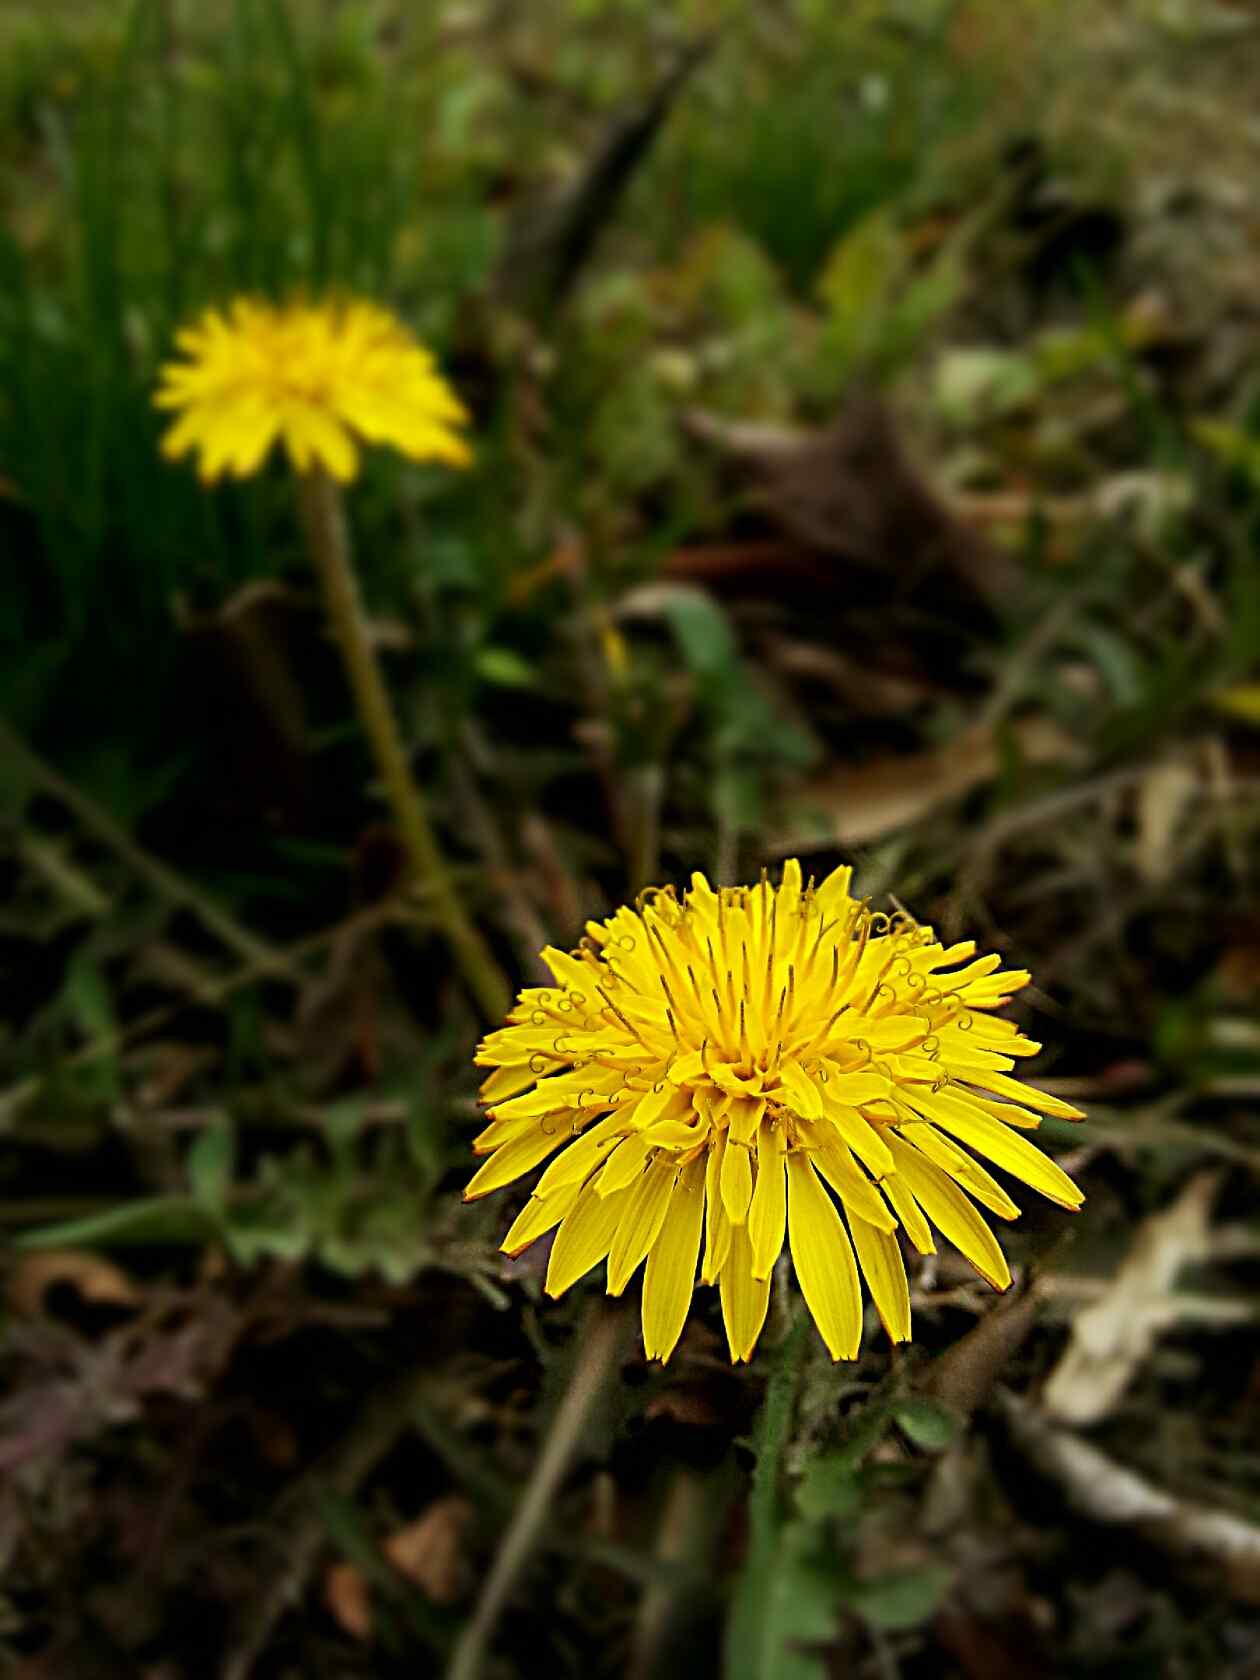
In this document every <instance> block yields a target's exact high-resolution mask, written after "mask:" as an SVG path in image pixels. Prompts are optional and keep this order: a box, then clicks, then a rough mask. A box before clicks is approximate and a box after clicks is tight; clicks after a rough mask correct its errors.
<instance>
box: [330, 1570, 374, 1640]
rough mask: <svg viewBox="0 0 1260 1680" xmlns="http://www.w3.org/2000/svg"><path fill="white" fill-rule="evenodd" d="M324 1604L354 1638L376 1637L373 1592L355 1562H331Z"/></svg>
mask: <svg viewBox="0 0 1260 1680" xmlns="http://www.w3.org/2000/svg"><path fill="white" fill-rule="evenodd" d="M324 1603H325V1604H326V1605H327V1607H328V1613H329V1615H330V1616H331V1617H332V1618H333V1620H334V1621H335V1622H336V1624H337V1626H338V1627H339V1628H341V1630H342V1632H343V1633H348V1634H349V1635H350V1637H351V1638H352V1639H362V1640H368V1639H371V1637H372V1595H371V1592H370V1590H369V1588H368V1584H367V1582H366V1580H365V1579H364V1578H363V1576H362V1575H361V1574H360V1573H359V1571H358V1570H357V1569H356V1568H355V1566H354V1565H353V1564H352V1563H330V1564H329V1565H328V1568H327V1569H326V1570H325V1571H324Z"/></svg>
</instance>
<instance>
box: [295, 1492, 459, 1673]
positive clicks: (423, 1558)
mask: <svg viewBox="0 0 1260 1680" xmlns="http://www.w3.org/2000/svg"><path fill="white" fill-rule="evenodd" d="M476 1515H477V1513H476V1510H475V1508H474V1507H473V1505H472V1504H471V1502H470V1501H469V1500H467V1499H465V1498H464V1497H463V1495H462V1494H457V1493H454V1494H449V1495H447V1496H446V1497H445V1498H443V1499H435V1500H434V1501H433V1503H432V1504H431V1505H430V1506H428V1507H427V1508H426V1509H425V1510H424V1511H423V1512H421V1514H420V1516H418V1517H417V1518H416V1520H415V1521H414V1522H410V1523H407V1524H406V1525H405V1527H403V1528H399V1529H396V1530H395V1531H394V1533H393V1534H391V1535H390V1536H389V1538H388V1539H387V1540H385V1541H384V1542H383V1543H382V1545H381V1553H382V1555H383V1556H384V1557H385V1558H386V1559H387V1560H388V1561H389V1563H390V1564H392V1566H393V1567H394V1568H395V1569H396V1570H397V1571H398V1573H399V1574H400V1575H401V1576H402V1577H403V1579H404V1580H407V1581H410V1582H411V1583H412V1584H413V1585H414V1586H417V1587H419V1588H420V1590H421V1591H422V1592H423V1593H425V1594H426V1595H427V1596H428V1597H429V1598H430V1599H432V1601H433V1602H434V1603H435V1604H454V1603H455V1602H456V1601H457V1600H458V1599H459V1598H461V1597H462V1596H463V1593H464V1591H465V1588H466V1586H467V1583H468V1557H467V1551H466V1546H465V1542H466V1539H467V1535H468V1531H469V1529H470V1528H471V1526H472V1524H473V1522H474V1521H475V1519H476ZM324 1603H325V1604H326V1605H327V1607H328V1612H329V1614H330V1615H331V1616H332V1618H333V1620H334V1621H335V1622H336V1623H337V1625H338V1626H339V1627H340V1628H342V1629H343V1630H344V1631H345V1632H346V1633H348V1634H350V1636H351V1637H352V1638H354V1639H361V1640H368V1639H371V1637H372V1632H373V1625H374V1624H373V1617H372V1592H371V1588H370V1586H369V1584H368V1580H367V1577H366V1576H365V1575H364V1574H363V1572H362V1571H361V1570H360V1569H359V1568H358V1567H357V1566H356V1565H355V1564H353V1563H345V1562H341V1563H332V1564H329V1566H328V1568H327V1569H326V1570H325V1571H324Z"/></svg>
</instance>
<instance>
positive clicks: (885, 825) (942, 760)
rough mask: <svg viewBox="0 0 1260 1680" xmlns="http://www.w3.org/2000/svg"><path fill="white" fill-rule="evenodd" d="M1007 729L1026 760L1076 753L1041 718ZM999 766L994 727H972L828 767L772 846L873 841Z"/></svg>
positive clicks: (1061, 758)
mask: <svg viewBox="0 0 1260 1680" xmlns="http://www.w3.org/2000/svg"><path fill="white" fill-rule="evenodd" d="M1014 735H1015V740H1016V743H1017V746H1018V749H1019V752H1020V754H1021V755H1022V756H1023V758H1024V759H1025V760H1026V761H1027V762H1029V763H1031V764H1056V763H1070V762H1071V761H1072V760H1073V759H1075V758H1076V757H1078V756H1079V751H1080V749H1079V748H1078V746H1077V744H1076V743H1075V742H1074V741H1073V740H1072V738H1071V737H1070V736H1069V735H1067V734H1065V733H1064V731H1063V730H1061V729H1060V728H1059V727H1058V725H1057V724H1055V723H1053V722H1052V721H1051V720H1050V719H1049V718H1043V717H1029V718H1024V719H1022V720H1021V721H1020V722H1018V723H1016V725H1015V726H1014ZM999 764H1000V754H999V748H998V740H997V733H996V731H995V730H993V729H991V728H988V727H987V726H977V727H975V728H973V729H969V730H967V731H966V732H965V733H963V734H962V735H959V736H956V737H955V739H954V740H952V741H949V742H947V743H946V744H945V745H944V746H940V747H934V748H932V749H931V750H930V751H928V752H921V753H905V754H902V755H900V756H898V757H896V758H882V759H877V760H876V761H875V762H874V763H871V764H863V765H858V766H856V767H854V768H852V769H839V770H829V771H827V772H826V773H825V774H824V775H822V776H819V777H817V778H815V780H814V781H812V782H810V783H808V784H807V785H806V787H805V788H804V789H803V790H802V792H801V794H800V796H799V804H798V811H799V813H800V814H799V816H798V817H797V819H796V821H795V824H794V826H793V827H792V828H791V829H790V830H788V831H787V832H786V833H783V834H780V835H777V836H776V837H775V839H774V841H773V842H772V847H773V849H774V850H775V851H779V852H784V853H788V852H792V851H795V850H798V849H799V848H802V847H804V848H806V849H808V848H809V847H810V846H817V845H819V844H820V843H821V842H823V841H826V842H828V843H830V844H835V845H843V846H853V845H861V844H865V843H867V842H869V841H872V840H878V839H881V838H882V837H883V836H884V835H886V834H891V833H892V832H893V831H894V830H895V829H899V828H908V827H911V826H912V825H913V824H915V823H917V822H920V821H922V819H923V818H924V817H927V816H929V815H931V814H932V813H933V812H935V811H937V810H939V809H940V808H941V807H942V806H944V805H950V804H952V803H953V802H954V801H955V800H958V799H961V798H963V796H964V795H965V794H968V793H970V792H972V791H973V789H975V788H978V787H982V786H983V785H984V784H985V783H986V782H991V781H992V780H993V779H994V777H995V776H996V775H997V773H998V769H999ZM810 813H816V814H817V815H818V817H820V818H821V831H820V829H819V827H818V826H815V827H814V828H812V829H811V827H810V824H809V822H808V816H809V814H810Z"/></svg>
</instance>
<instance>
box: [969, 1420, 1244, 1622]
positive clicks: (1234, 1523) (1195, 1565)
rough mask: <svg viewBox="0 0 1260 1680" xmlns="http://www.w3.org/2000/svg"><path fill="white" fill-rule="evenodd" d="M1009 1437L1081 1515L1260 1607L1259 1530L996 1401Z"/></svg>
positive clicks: (1068, 1433)
mask: <svg viewBox="0 0 1260 1680" xmlns="http://www.w3.org/2000/svg"><path fill="white" fill-rule="evenodd" d="M1002 1403H1003V1410H1004V1412H1005V1414H1006V1418H1007V1422H1008V1424H1009V1425H1010V1430H1011V1437H1012V1439H1013V1440H1014V1442H1015V1444H1016V1445H1017V1446H1018V1447H1019V1448H1020V1450H1021V1451H1022V1452H1023V1453H1024V1455H1025V1456H1026V1457H1027V1458H1028V1460H1029V1462H1030V1463H1032V1464H1033V1465H1035V1466H1036V1468H1037V1469H1038V1470H1039V1471H1040V1472H1041V1474H1042V1475H1044V1476H1047V1477H1049V1478H1050V1479H1051V1480H1052V1481H1055V1482H1057V1483H1058V1484H1059V1486H1060V1487H1061V1488H1062V1489H1063V1491H1064V1493H1065V1494H1066V1495H1067V1498H1068V1502H1069V1503H1070V1504H1071V1505H1072V1506H1073V1507H1074V1508H1075V1509H1076V1510H1077V1511H1079V1512H1081V1513H1082V1514H1083V1515H1084V1516H1086V1517H1088V1518H1089V1519H1090V1520H1091V1521H1093V1522H1097V1523H1105V1524H1107V1525H1108V1526H1114V1527H1119V1528H1127V1529H1132V1530H1134V1531H1135V1532H1136V1533H1138V1534H1140V1535H1141V1537H1142V1538H1143V1539H1144V1540H1145V1541H1147V1542H1148V1544H1150V1545H1152V1546H1157V1547H1159V1549H1160V1550H1161V1551H1164V1552H1167V1553H1169V1554H1170V1555H1171V1556H1173V1557H1176V1558H1179V1559H1180V1560H1181V1561H1182V1562H1183V1563H1185V1564H1187V1565H1189V1566H1190V1567H1191V1568H1192V1570H1193V1571H1194V1572H1195V1573H1196V1574H1197V1575H1199V1576H1201V1577H1204V1578H1208V1579H1210V1580H1211V1581H1212V1583H1213V1585H1214V1586H1215V1587H1216V1588H1217V1589H1218V1590H1219V1589H1220V1588H1221V1587H1223V1588H1224V1589H1225V1591H1226V1592H1227V1593H1229V1594H1231V1595H1232V1596H1233V1597H1234V1598H1236V1599H1238V1600H1240V1601H1241V1602H1243V1603H1246V1604H1260V1528H1257V1527H1255V1526H1254V1525H1253V1524H1251V1523H1249V1522H1245V1521H1244V1520H1243V1519H1242V1518H1241V1517H1236V1516H1234V1515H1233V1513H1232V1512H1230V1511H1223V1510H1219V1509H1217V1508H1215V1507H1213V1506H1211V1505H1203V1504H1200V1503H1198V1502H1197V1501H1194V1500H1189V1499H1178V1498H1177V1497H1176V1496H1175V1495H1174V1494H1171V1493H1167V1492H1165V1490H1164V1489H1163V1488H1159V1487H1156V1486H1155V1485H1154V1484H1153V1483H1151V1482H1148V1481H1147V1480H1146V1479H1145V1477H1143V1476H1140V1475H1138V1473H1137V1472H1136V1471H1134V1470H1130V1469H1129V1468H1128V1467H1127V1466H1126V1465H1123V1464H1118V1463H1117V1462H1116V1460H1115V1459H1113V1458H1109V1457H1108V1456H1107V1454H1106V1453H1104V1452H1101V1451H1100V1450H1099V1449H1098V1448H1097V1447H1095V1446H1093V1445H1091V1444H1090V1443H1089V1442H1088V1441H1083V1440H1081V1438H1080V1436H1079V1435H1077V1434H1075V1433H1074V1432H1073V1431H1072V1430H1070V1429H1063V1428H1060V1427H1059V1426H1058V1425H1057V1424H1055V1423H1054V1422H1052V1421H1051V1419H1049V1418H1048V1417H1046V1415H1045V1414H1044V1413H1043V1412H1042V1411H1040V1410H1039V1409H1038V1408H1037V1407H1036V1406H1033V1405H1030V1404H1029V1402H1028V1401H1027V1400H1021V1399H1020V1398H1019V1397H1018V1396H1017V1395H1014V1394H1004V1395H1003V1396H1002Z"/></svg>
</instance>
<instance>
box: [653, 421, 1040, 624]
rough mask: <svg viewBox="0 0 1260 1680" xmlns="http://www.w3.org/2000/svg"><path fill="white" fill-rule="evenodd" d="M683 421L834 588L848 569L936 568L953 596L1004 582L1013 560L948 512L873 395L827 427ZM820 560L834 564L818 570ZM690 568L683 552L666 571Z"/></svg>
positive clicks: (844, 588)
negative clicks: (946, 578) (949, 579)
mask: <svg viewBox="0 0 1260 1680" xmlns="http://www.w3.org/2000/svg"><path fill="white" fill-rule="evenodd" d="M684 424H685V425H686V427H687V429H688V430H689V431H690V432H691V434H692V435H693V436H694V437H698V438H700V439H702V440H703V441H705V442H707V443H710V444H712V445H713V446H714V447H715V448H716V449H717V450H718V451H719V452H720V453H721V455H722V456H723V457H724V458H725V461H726V463H727V465H728V467H729V468H730V469H732V470H733V471H734V473H735V475H736V476H737V477H738V478H740V479H741V480H743V481H744V482H745V485H746V489H747V492H748V495H749V500H750V505H752V506H755V507H758V508H760V509H761V510H763V512H764V513H765V514H766V515H767V516H768V517H769V519H770V520H771V522H772V524H773V525H774V526H775V527H777V533H776V534H778V535H781V536H785V537H786V538H787V539H788V540H789V542H790V543H791V544H794V545H796V547H797V548H799V549H801V550H803V551H804V553H803V555H802V556H801V559H802V560H803V561H804V562H805V563H806V564H812V569H813V570H814V571H815V572H816V573H817V574H819V576H820V579H823V580H826V579H830V581H831V585H832V588H833V589H835V590H837V591H840V592H843V593H845V594H848V593H849V592H850V591H851V589H852V582H853V580H852V578H851V576H850V575H849V573H848V568H849V567H850V566H860V567H866V568H869V569H871V570H874V571H879V572H884V573H888V574H893V573H897V574H899V575H901V576H915V577H917V576H920V575H926V574H927V573H928V572H932V571H936V570H938V569H940V570H941V571H943V572H944V573H945V574H946V575H949V576H951V577H952V584H953V587H954V589H955V591H957V590H958V589H959V588H962V589H964V590H967V591H969V592H971V593H972V594H974V596H976V597H977V598H978V599H979V600H980V601H992V600H995V599H999V598H1001V597H1002V596H1003V595H1004V594H1005V593H1006V592H1007V591H1008V590H1009V589H1010V588H1011V587H1012V585H1013V582H1014V576H1015V568H1014V565H1013V562H1012V561H1011V560H1010V558H1009V557H1008V556H1007V555H1004V554H1003V553H1002V552H1001V551H1000V550H999V549H996V548H994V547H993V546H992V545H991V544H990V543H988V542H987V541H986V540H985V539H984V538H983V537H982V536H981V535H980V533H979V532H978V531H976V530H973V529H971V528H970V527H968V526H967V525H965V524H964V523H963V521H962V520H961V519H959V518H958V517H957V516H956V515H955V513H954V512H953V511H952V509H951V508H950V507H949V505H948V504H947V502H946V501H945V499H944V498H943V497H942V496H941V495H940V494H939V492H938V491H937V490H936V488H935V487H934V486H933V485H932V484H931V482H930V481H929V480H928V478H927V476H926V475H925V474H924V473H923V472H922V471H921V470H920V468H919V467H918V465H917V464H916V463H915V462H914V461H913V460H912V459H911V456H910V454H909V452H908V451H907V449H906V447H905V444H904V442H903V439H902V436H901V434H900V431H899V429H898V426H897V423H896V421H895V420H894V418H893V416H892V414H891V412H890V410H889V409H888V408H887V406H886V405H885V404H884V403H883V402H881V401H880V400H879V399H878V398H876V397H872V396H869V395H862V394H854V395H853V396H851V397H850V398H849V399H848V400H847V401H846V402H845V404H844V406H843V408H842V409H841V411H840V413H839V414H838V415H837V417H836V419H835V421H834V422H833V424H832V425H830V426H828V427H826V428H824V429H822V430H815V431H799V430H782V429H780V428H777V427H773V426H764V425H748V424H744V423H740V422H731V421H730V420H728V419H726V418H725V417H723V416H720V415H716V414H710V413H708V412H705V411H703V410H692V411H690V412H688V413H687V414H686V415H685V416H684ZM811 555H812V556H813V557H814V558H813V560H812V563H811V561H810V556H811ZM819 556H831V557H833V559H836V560H839V561H841V562H842V564H841V565H840V566H839V567H836V566H834V565H833V566H830V567H828V566H821V567H820V566H819V563H818V557H819ZM695 563H696V561H695V556H694V555H693V556H691V557H690V559H688V558H687V556H686V554H685V551H684V555H683V556H675V557H674V559H673V560H672V561H671V562H670V564H669V566H668V568H667V570H669V571H670V573H671V574H672V575H675V576H678V575H687V576H691V577H695V576H697V575H698V574H697V572H696V571H695V570H694V566H695ZM681 564H686V565H687V566H688V570H687V571H686V573H685V574H683V573H680V572H679V570H678V568H679V566H680V565H681ZM777 564H778V565H779V566H780V567H781V566H782V564H783V562H782V560H781V559H780V560H779V561H778V562H777Z"/></svg>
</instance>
